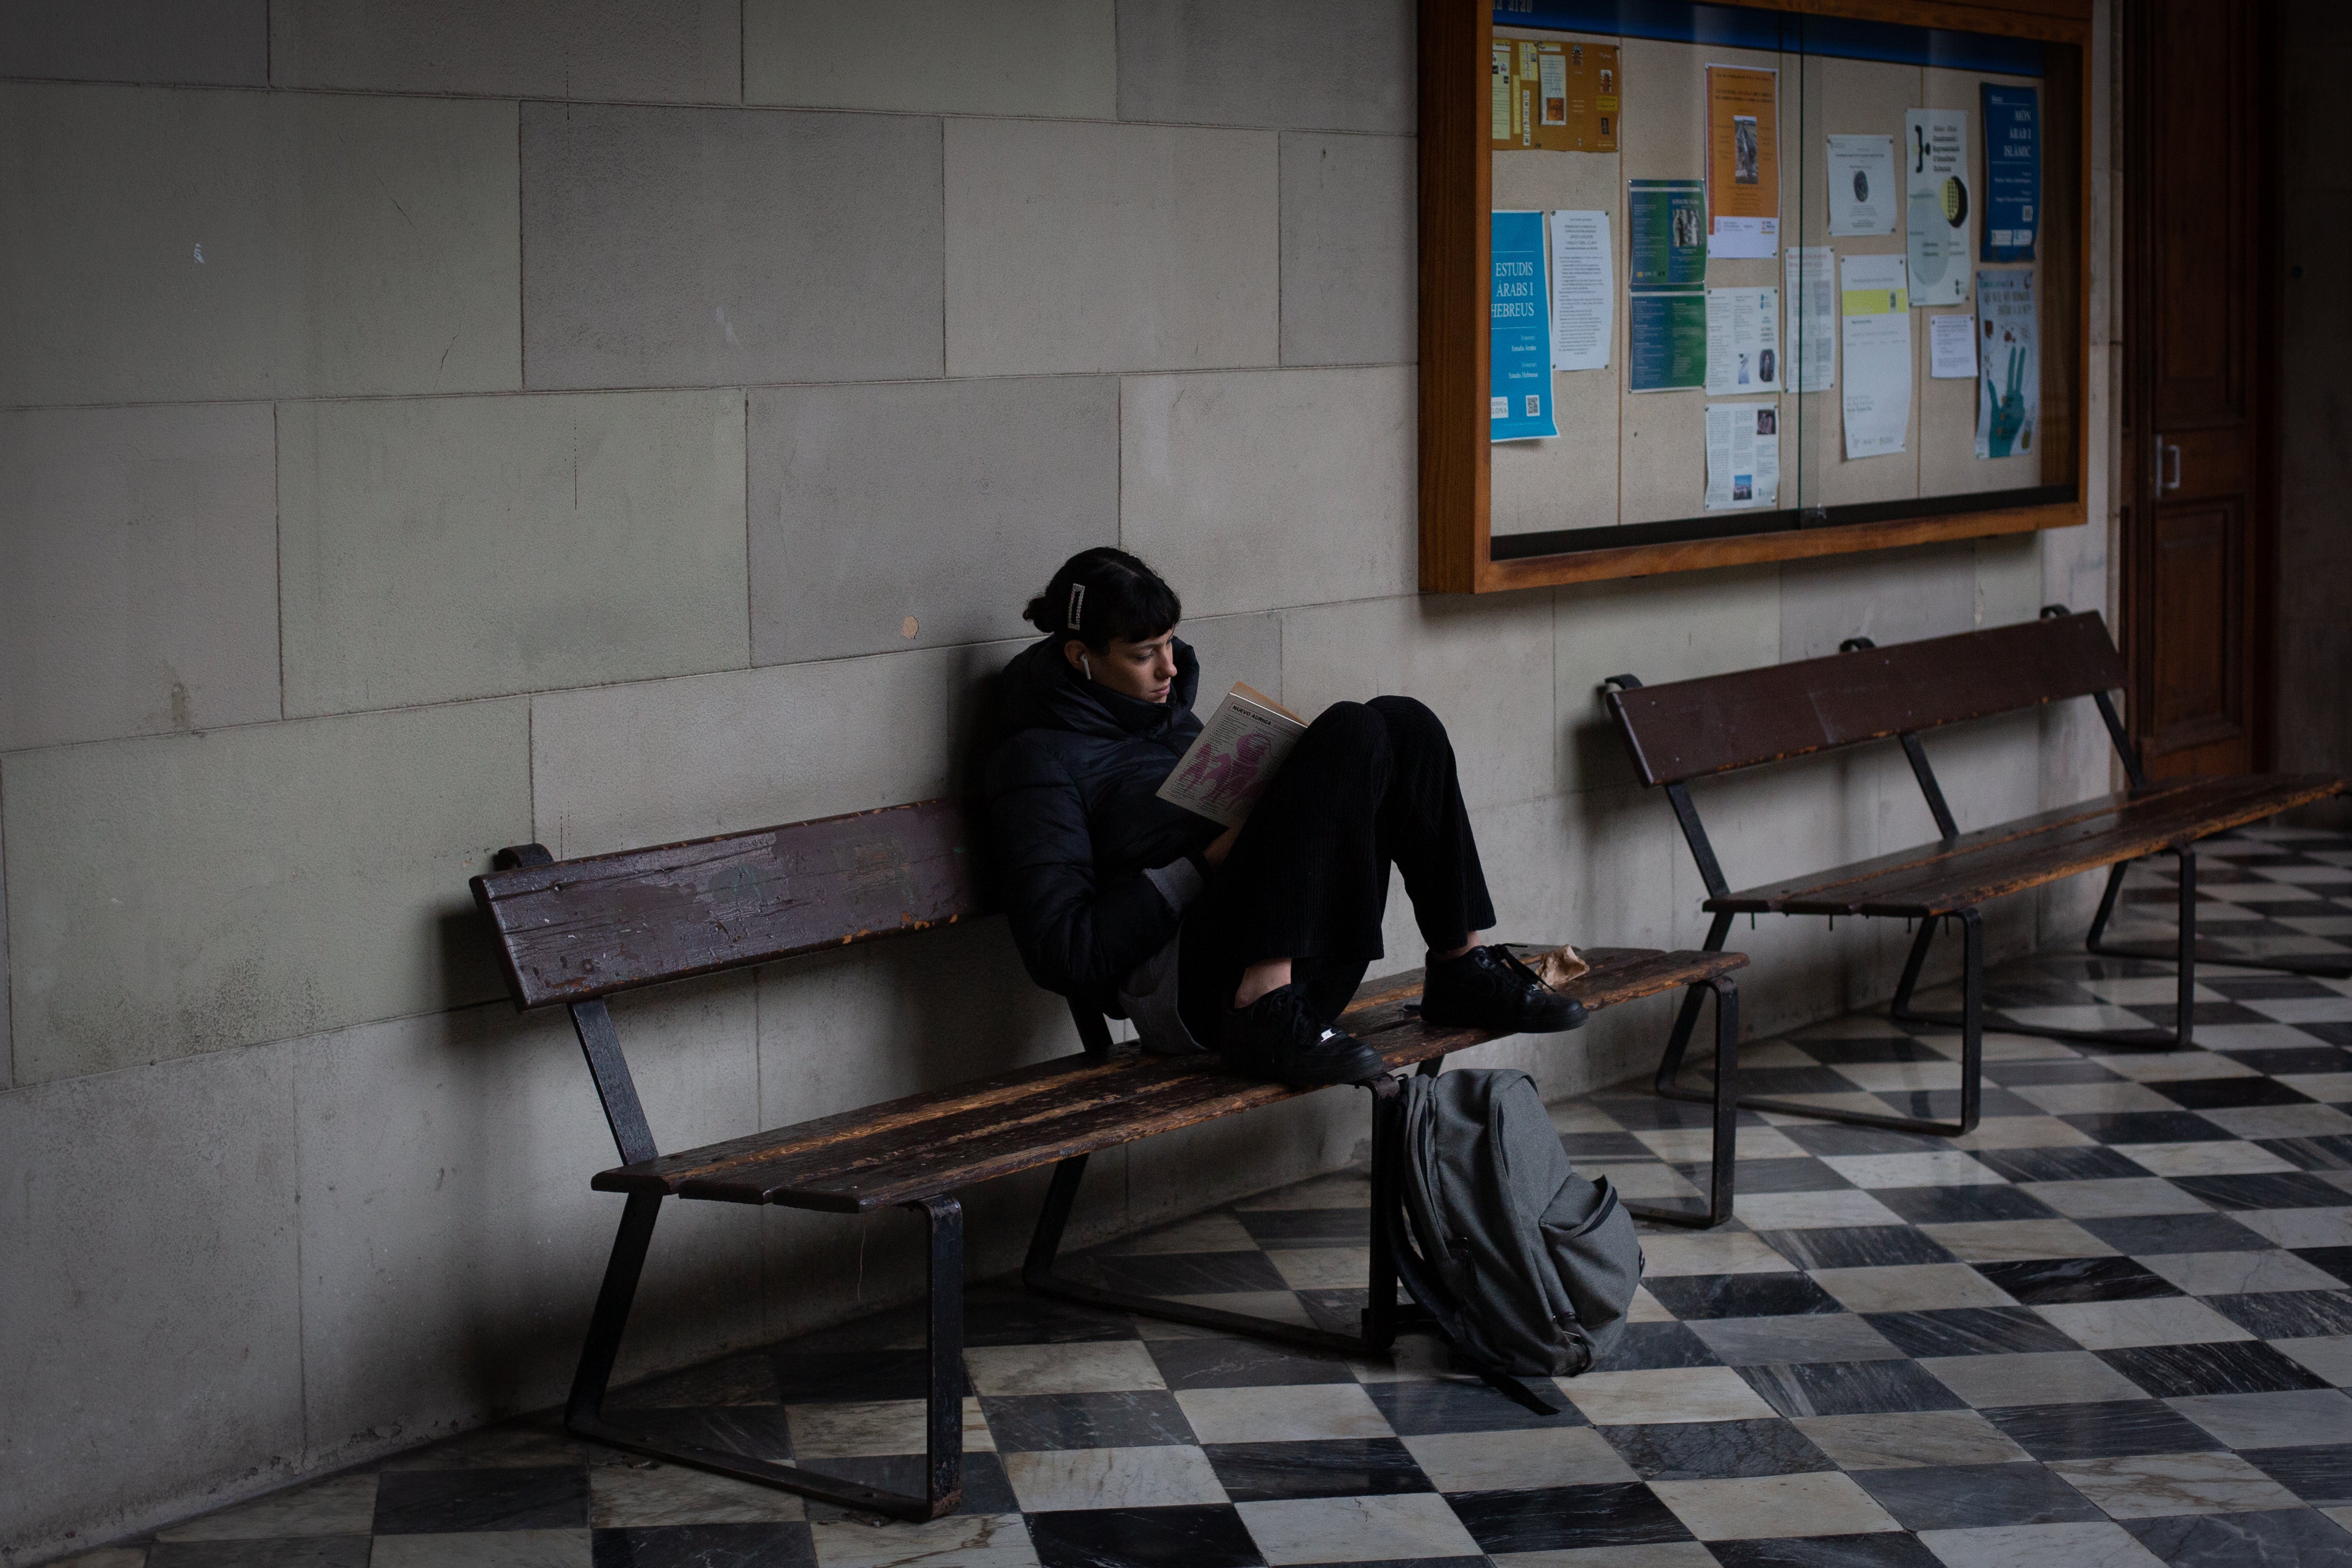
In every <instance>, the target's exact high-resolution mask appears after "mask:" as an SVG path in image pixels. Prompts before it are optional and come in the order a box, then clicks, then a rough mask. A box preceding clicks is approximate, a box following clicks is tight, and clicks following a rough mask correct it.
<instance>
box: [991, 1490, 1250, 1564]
mask: <svg viewBox="0 0 2352 1568" xmlns="http://www.w3.org/2000/svg"><path fill="white" fill-rule="evenodd" d="M1028 1522H1029V1542H1030V1545H1031V1546H1033V1547H1034V1548H1035V1550H1036V1552H1037V1561H1038V1562H1039V1563H1042V1564H1043V1565H1044V1568H1259V1565H1260V1564H1262V1563H1265V1558H1263V1557H1261V1556H1259V1555H1258V1550H1257V1543H1256V1542H1254V1541H1252V1540H1251V1539H1250V1532H1249V1529H1248V1527H1247V1526H1245V1525H1244V1524H1243V1523H1242V1516H1241V1515H1240V1514H1238V1513H1236V1512H1234V1510H1233V1509H1232V1508H1230V1507H1223V1506H1217V1505H1208V1506H1202V1507H1194V1508H1090V1509H1083V1510H1071V1511H1069V1512H1066V1513H1033V1514H1031V1515H1029V1519H1028Z"/></svg>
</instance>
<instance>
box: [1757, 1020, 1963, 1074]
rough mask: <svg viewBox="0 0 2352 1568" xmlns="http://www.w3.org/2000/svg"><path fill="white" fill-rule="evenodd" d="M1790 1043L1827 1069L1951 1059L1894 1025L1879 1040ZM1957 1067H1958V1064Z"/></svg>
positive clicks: (1852, 1039) (1854, 1039)
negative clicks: (1849, 1064)
mask: <svg viewBox="0 0 2352 1568" xmlns="http://www.w3.org/2000/svg"><path fill="white" fill-rule="evenodd" d="M1790 1043H1791V1044H1793V1045H1794V1046H1795V1047H1797V1048H1798V1049H1799V1050H1801V1051H1802V1052H1804V1053H1805V1054H1806V1055H1807V1056H1809V1057H1811V1058H1813V1060H1815V1061H1817V1062H1820V1063H1821V1064H1822V1065H1823V1066H1824V1067H1840V1066H1843V1065H1845V1064H1847V1063H1856V1064H1861V1063H1876V1062H1948V1061H1951V1060H1952V1058H1949V1057H1948V1056H1946V1055H1945V1054H1944V1053H1943V1052H1941V1051H1939V1050H1937V1049H1936V1048H1935V1047H1932V1046H1929V1045H1926V1044H1924V1043H1922V1042H1921V1041H1919V1040H1916V1039H1914V1038H1912V1037H1910V1036H1909V1035H1905V1034H1898V1033H1895V1031H1894V1030H1893V1028H1892V1027H1891V1026H1890V1028H1889V1030H1888V1032H1887V1033H1886V1034H1885V1036H1883V1037H1877V1038H1865V1037H1852V1038H1848V1039H1839V1040H1796V1041H1792V1042H1790ZM1954 1065H1955V1066H1956V1067H1957V1066H1958V1064H1957V1063H1955V1064H1954Z"/></svg>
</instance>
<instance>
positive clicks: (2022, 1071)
mask: <svg viewBox="0 0 2352 1568" xmlns="http://www.w3.org/2000/svg"><path fill="white" fill-rule="evenodd" d="M1984 1075H1985V1079H1986V1080H1987V1081H1988V1082H1991V1083H2000V1084H2007V1085H2009V1086H2011V1088H2015V1087H2018V1086H2021V1085H2029V1084H2044V1083H2120V1082H2122V1081H2123V1075H2122V1074H2120V1073H2114V1072H2109V1071H2108V1070H2107V1069H2106V1068H2103V1067H2101V1066H2100V1065H2099V1064H2098V1063H2097V1062H2095V1061H2092V1060H2090V1059H2089V1058H2083V1057H2068V1058H2062V1059H2058V1060H2053V1061H2025V1062H1987V1063H1985V1065H1984Z"/></svg>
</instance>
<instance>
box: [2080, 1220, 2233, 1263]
mask: <svg viewBox="0 0 2352 1568" xmlns="http://www.w3.org/2000/svg"><path fill="white" fill-rule="evenodd" d="M2074 1223H2075V1224H2076V1225H2079V1226H2082V1227H2083V1228H2084V1230H2087V1231H2089V1232H2090V1233H2091V1234H2092V1235H2093V1236H2095V1237H2098V1238H2099V1239H2100V1240H2101V1241H2104V1242H2105V1243H2106V1244H2107V1245H2108V1246H2109V1247H2114V1248H2115V1249H2116V1251H2117V1252H2126V1253H2129V1254H2131V1255H2132V1256H2134V1257H2137V1258H2150V1257H2155V1256H2157V1255H2158V1254H2161V1253H2167V1252H2260V1251H2262V1250H2263V1248H2265V1247H2269V1246H2271V1245H2272V1244H2271V1241H2270V1239H2269V1238H2268V1237H2264V1236H2263V1235H2262V1234H2261V1233H2260V1232H2258V1231H2252V1230H2249V1229H2247V1228H2246V1227H2245V1226H2242V1225H2240V1224H2239V1223H2238V1222H2237V1221H2236V1220H2233V1219H2231V1217H2230V1216H2229V1215H2220V1214H2147V1215H2124V1216H2122V1217H2120V1218H2116V1219H2078V1220H2076V1221H2075V1222H2074Z"/></svg>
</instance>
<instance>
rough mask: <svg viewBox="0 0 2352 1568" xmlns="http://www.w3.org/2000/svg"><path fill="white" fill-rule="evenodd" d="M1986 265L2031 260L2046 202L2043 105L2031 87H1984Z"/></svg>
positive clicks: (1982, 253)
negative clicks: (2039, 209) (2039, 211)
mask: <svg viewBox="0 0 2352 1568" xmlns="http://www.w3.org/2000/svg"><path fill="white" fill-rule="evenodd" d="M1984 138H1985V188H1984V196H1985V211H1984V231H1983V232H1984V242H1983V247H1982V248H1981V249H1980V250H1979V253H1978V254H1979V257H1980V258H1981V259H1983V260H1986V261H2031V260H2032V259H2033V230H2034V226H2035V224H2034V218H2035V215H2036V210H2037V206H2038V204H2039V203H2040V202H2041V199H2042V118H2041V105H2040V102H2039V100H2037V99H2036V98H2035V96H2034V90H2033V89H2032V88H2030V87H1995V86H1993V85H1992V83H1990V82H1986V83H1985V84H1984Z"/></svg>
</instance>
